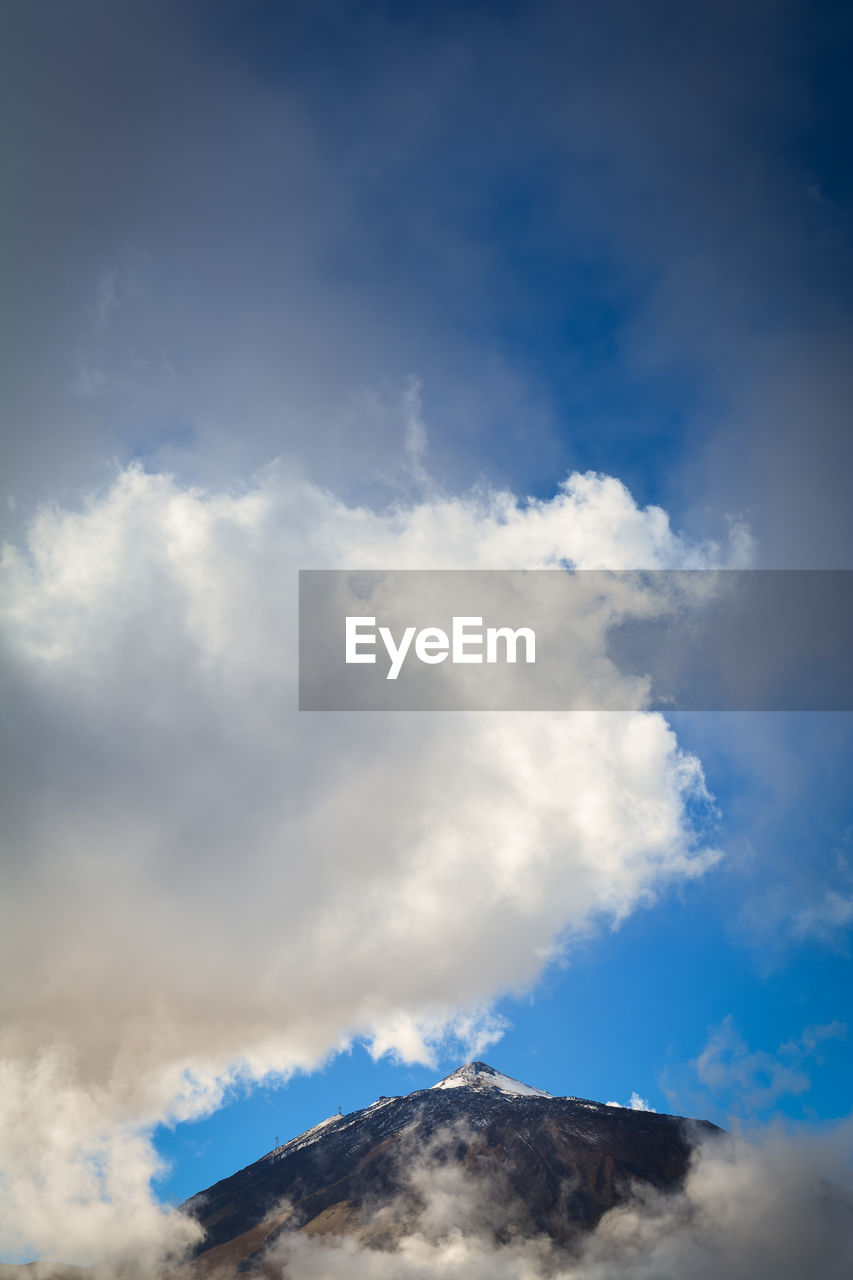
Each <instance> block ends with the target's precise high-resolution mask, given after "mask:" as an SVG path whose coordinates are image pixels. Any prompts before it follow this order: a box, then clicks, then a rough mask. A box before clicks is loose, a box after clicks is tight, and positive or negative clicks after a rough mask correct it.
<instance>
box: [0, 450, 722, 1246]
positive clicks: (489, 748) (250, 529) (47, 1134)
mask: <svg viewBox="0 0 853 1280" xmlns="http://www.w3.org/2000/svg"><path fill="white" fill-rule="evenodd" d="M729 554H739V553H738V551H737V548H735V549H734V551H732V550H731V549H727V550H726V552H725V553H724V552H723V551H721V550H720V548H718V547H714V546H706V547H694V546H690V545H689V544H687V543H686V542H685V541H684V540H682V539H681V538H680V537H679V536H678V535H676V534H675V533H674V532H673V531H672V530H671V528H670V526H669V522H668V520H667V517H666V515H665V513H664V512H663V511H661V510H659V509H655V508H650V509H646V510H641V509H639V508H638V507H637V506H636V504H635V503H634V501H633V500H632V498H631V496H630V494H629V493H628V491H627V490H626V489H625V488H624V486H622V485H621V484H620V483H618V482H617V481H615V480H612V479H609V478H606V477H601V476H595V475H585V476H579V475H577V476H573V477H571V478H570V479H569V480H568V481H567V482H566V484H565V485H563V486H562V487H561V489H560V490H559V492H558V493H557V494H556V495H555V496H554V497H553V498H552V499H551V500H550V501H537V502H524V501H519V500H518V499H516V498H515V497H514V496H513V495H511V494H508V493H494V492H490V491H481V492H478V493H476V494H469V495H467V496H462V497H455V498H450V497H445V496H442V495H438V494H436V495H433V496H425V497H423V498H422V499H420V500H414V501H411V502H409V503H408V504H406V505H398V506H396V507H394V508H393V509H391V510H388V511H385V512H380V513H377V512H374V511H372V510H370V509H368V508H366V507H361V508H356V507H352V506H347V505H344V504H343V503H341V502H339V501H337V500H336V499H335V498H334V497H333V496H331V495H330V494H329V493H327V492H325V491H323V490H321V489H318V488H316V487H315V486H312V485H311V484H309V483H307V482H306V481H304V480H302V479H299V478H296V477H294V476H293V475H292V474H291V473H290V472H289V471H288V470H287V468H285V467H283V466H276V467H272V468H270V469H269V470H268V471H267V472H265V473H264V474H263V475H262V476H260V477H259V478H258V479H257V480H256V481H255V482H253V483H252V484H251V485H249V486H247V487H245V488H244V489H243V490H241V491H239V492H233V493H215V492H208V491H202V490H198V489H196V490H194V489H189V488H187V487H185V486H182V485H180V484H178V483H176V482H175V481H173V480H172V479H171V478H169V477H168V476H164V475H152V474H146V473H145V472H143V471H142V470H140V469H138V468H130V469H128V470H125V471H122V472H120V473H119V474H118V475H117V476H116V478H115V481H114V483H113V484H112V485H111V486H110V487H109V488H108V489H106V490H105V491H104V492H102V493H100V494H99V495H96V496H94V497H92V498H91V500H90V501H89V502H88V504H87V505H86V506H85V507H84V508H83V509H81V510H64V509H58V508H45V509H43V510H42V511H41V512H40V514H39V515H38V517H37V518H36V520H35V521H34V522H33V524H32V525H31V527H30V529H29V534H28V541H27V543H26V545H24V546H21V547H17V548H16V547H11V546H8V547H7V548H6V549H5V552H4V558H3V577H4V600H5V607H4V615H5V625H4V636H5V640H4V644H5V657H6V662H5V663H4V670H5V673H6V675H5V681H6V688H5V692H4V698H5V702H6V705H7V707H8V709H9V723H10V726H11V733H10V735H9V738H8V742H7V748H6V751H7V755H6V760H5V765H4V770H3V780H4V781H3V785H4V791H5V795H4V801H3V803H4V812H5V815H6V818H5V821H6V833H7V850H8V855H7V857H6V859H5V872H4V874H5V876H6V879H7V891H6V892H5V893H4V895H3V903H4V906H3V908H2V911H3V922H2V936H3V946H4V952H5V957H6V958H5V960H4V963H3V966H2V970H0V972H2V978H0V987H1V988H2V996H3V1007H4V1030H3V1033H2V1051H3V1058H4V1061H5V1064H6V1065H5V1068H4V1069H5V1071H6V1073H7V1076H6V1080H7V1084H6V1088H5V1089H4V1091H3V1102H2V1106H3V1111H4V1114H3V1120H2V1130H0V1132H2V1135H3V1136H2V1138H0V1158H2V1162H3V1163H2V1169H3V1173H2V1177H3V1182H4V1192H5V1194H6V1195H7V1197H9V1202H10V1204H11V1205H12V1212H11V1213H9V1214H6V1215H4V1223H3V1231H4V1232H5V1239H4V1246H5V1247H6V1248H19V1249H20V1248H26V1247H30V1246H32V1247H34V1248H37V1249H39V1250H41V1251H46V1252H50V1253H53V1254H56V1253H57V1252H63V1253H64V1254H65V1255H66V1256H67V1255H68V1251H69V1249H70V1250H72V1251H74V1252H75V1253H76V1254H80V1255H82V1254H85V1253H87V1252H89V1253H92V1252H97V1251H98V1250H102V1249H103V1248H106V1249H107V1252H109V1249H111V1248H113V1246H115V1247H116V1248H117V1247H119V1244H120V1243H121V1242H122V1241H124V1242H125V1243H126V1241H127V1227H126V1223H127V1219H128V1213H127V1210H128V1205H130V1204H132V1205H136V1206H137V1208H138V1212H137V1211H136V1210H134V1215H131V1217H132V1220H133V1221H134V1222H135V1223H137V1224H138V1226H139V1232H140V1233H141V1234H142V1235H146V1236H147V1235H150V1234H151V1232H152V1230H153V1229H154V1228H155V1227H159V1226H160V1225H162V1222H161V1219H162V1215H160V1214H159V1213H158V1212H157V1211H156V1210H154V1209H152V1207H151V1205H150V1203H149V1200H148V1190H147V1187H148V1179H149V1177H150V1174H151V1171H152V1168H153V1161H152V1157H151V1153H150V1150H148V1149H147V1147H146V1145H145V1143H144V1141H142V1140H141V1139H140V1138H139V1134H140V1132H144V1129H145V1126H146V1125H150V1124H152V1123H154V1122H155V1121H157V1120H159V1119H161V1118H163V1117H173V1118H174V1117H180V1116H182V1115H189V1114H193V1113H196V1112H198V1111H200V1110H203V1109H205V1108H209V1107H211V1106H213V1105H215V1104H216V1101H217V1099H218V1097H219V1095H220V1091H221V1089H222V1087H223V1084H224V1083H225V1082H226V1081H227V1080H228V1079H229V1078H233V1076H234V1074H235V1073H243V1074H245V1075H248V1076H250V1077H254V1076H260V1075H262V1074H264V1073H265V1072H268V1071H280V1072H285V1073H286V1072H288V1071H292V1070H293V1069H296V1068H299V1067H301V1066H308V1065H310V1064H313V1063H316V1062H317V1061H318V1060H320V1059H322V1058H323V1057H324V1056H326V1055H328V1054H329V1053H330V1052H332V1051H334V1050H335V1048H336V1047H338V1046H340V1045H341V1044H342V1043H344V1042H345V1041H347V1040H348V1039H350V1038H352V1037H354V1036H362V1037H366V1038H367V1039H368V1040H369V1041H372V1043H373V1044H374V1047H375V1051H376V1052H385V1051H390V1052H395V1053H397V1054H400V1055H402V1056H403V1057H405V1058H408V1059H420V1060H426V1059H428V1058H429V1056H430V1052H431V1048H430V1046H431V1044H433V1043H434V1042H435V1041H436V1039H437V1038H440V1037H441V1036H442V1035H444V1034H446V1033H447V1032H448V1029H450V1030H451V1031H452V1030H453V1029H454V1028H455V1029H456V1031H457V1032H458V1033H459V1034H462V1035H464V1036H465V1037H467V1038H468V1039H471V1038H473V1039H474V1040H476V1039H477V1038H479V1040H480V1041H481V1042H482V1041H483V1040H488V1038H489V1037H490V1036H494V1034H496V1030H495V1027H494V1024H493V1023H492V1022H491V1021H490V1015H489V1012H488V1011H489V1005H490V1002H491V1001H492V1000H493V999H494V997H495V996H496V995H497V994H499V993H500V992H502V991H506V990H508V989H518V988H519V987H522V986H524V985H526V984H529V983H530V982H531V981H532V980H534V979H535V977H536V975H537V973H539V972H540V970H541V968H542V966H543V965H544V964H545V963H546V962H547V960H548V958H549V957H550V956H553V955H554V953H555V952H556V951H557V950H559V949H560V948H561V947H564V946H565V945H567V943H568V941H570V939H571V937H572V935H578V934H581V933H584V932H586V931H588V930H589V929H591V928H593V927H594V926H595V925H596V923H597V922H599V921H609V922H618V921H619V920H620V919H622V918H623V917H624V916H625V915H626V914H628V913H629V912H630V911H632V910H633V909H635V908H636V907H637V906H638V905H640V904H643V903H648V902H650V901H651V900H652V899H653V898H654V895H655V893H656V892H657V891H658V890H659V889H660V888H662V887H663V886H665V885H667V884H669V883H671V882H673V881H677V880H681V879H684V878H685V877H691V876H696V875H698V874H700V873H701V872H703V871H704V870H705V868H706V867H707V866H708V865H709V862H710V861H712V860H713V857H714V854H713V852H711V851H709V850H707V849H704V848H702V847H700V841H699V839H698V836H697V833H696V831H695V830H694V828H693V826H692V822H691V817H690V812H691V809H692V807H693V806H694V804H695V803H696V802H699V803H703V802H704V801H705V799H706V797H705V792H704V784H703V778H702V771H701V767H700V764H699V762H698V761H697V760H696V759H695V758H694V757H691V756H689V755H686V754H684V753H683V752H682V751H680V750H679V747H678V744H677V742H676V740H675V737H674V735H673V733H672V731H671V730H670V728H669V727H668V725H667V724H666V722H665V721H664V720H663V719H662V718H661V717H660V716H658V715H651V714H643V713H640V712H637V713H635V714H625V715H615V714H575V715H562V716H561V715H557V714H553V715H552V714H544V715H540V714H532V715H526V716H525V715H515V716H513V715H500V714H489V715H481V716H476V715H472V716H465V715H463V714H453V713H449V714H442V715H433V716H424V715H420V716H419V715H401V714H391V715H382V714H375V715H360V716H354V715H351V716H347V715H336V716H335V715H319V716H311V715H305V714H302V715H300V714H299V713H298V712H296V710H295V703H296V697H295V621H296V620H295V615H294V603H295V594H296V593H295V578H296V570H297V568H299V567H326V566H328V567H332V566H337V567H347V566H363V567H371V566H375V565H382V566H383V567H391V568H393V567H415V566H429V567H453V566H460V567H461V566H466V567H524V566H530V567H534V568H535V567H547V566H553V565H555V564H558V563H561V562H569V563H573V564H576V565H578V566H579V567H594V566H598V565H601V564H603V563H606V564H609V565H610V566H620V565H621V566H649V567H662V566H666V565H672V564H685V563H687V564H693V565H696V564H699V565H704V564H713V563H716V562H718V561H719V560H720V558H721V557H723V556H724V555H729ZM117 1134H121V1135H124V1136H125V1137H128V1136H129V1135H136V1137H134V1138H133V1141H132V1142H131V1141H130V1140H129V1137H128V1142H127V1143H126V1144H125V1143H124V1142H121V1143H119V1144H118V1146H117V1145H116V1135H117ZM134 1144H135V1145H134ZM119 1149H120V1156H119V1164H118V1165H117V1164H116V1153H117V1151H119ZM134 1152H135V1153H136V1158H134V1159H131V1158H130V1157H131V1155H132V1154H133V1153H134ZM46 1185H49V1186H50V1188H51V1195H50V1212H49V1213H48V1212H45V1205H46V1203H47V1202H46V1200H45V1198H44V1196H43V1195H42V1194H41V1193H40V1191H39V1189H40V1188H43V1187H44V1186H46ZM167 1226H168V1230H167V1233H166V1234H167V1236H168V1234H169V1232H173V1231H175V1230H177V1231H178V1234H179V1235H180V1233H181V1231H183V1229H184V1228H183V1227H182V1226H181V1224H180V1223H176V1221H175V1220H174V1219H168V1221H167ZM154 1234H156V1231H155V1232H154Z"/></svg>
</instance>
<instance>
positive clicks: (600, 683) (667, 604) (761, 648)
mask: <svg viewBox="0 0 853 1280" xmlns="http://www.w3.org/2000/svg"><path fill="white" fill-rule="evenodd" d="M852 634H853V571H848V570H657V571H642V572H616V571H609V570H577V571H564V570H557V569H554V570H533V571H529V572H524V571H491V570H390V571H353V570H303V571H301V572H300V575H299V706H300V709H301V710H304V711H341V710H353V711H356V710H360V711H394V710H397V711H441V710H514V711H547V710H640V709H660V710H683V711H739V710H741V711H766V710H780V711H782V710H784V711H792V710H794V711H808V710H816V711H827V710H843V711H848V710H853V656H851V635H852Z"/></svg>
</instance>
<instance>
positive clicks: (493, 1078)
mask: <svg viewBox="0 0 853 1280" xmlns="http://www.w3.org/2000/svg"><path fill="white" fill-rule="evenodd" d="M432 1088H433V1089H496V1090H498V1091H499V1092H500V1093H509V1094H518V1095H521V1096H523V1097H527V1098H550V1097H552V1095H551V1094H550V1093H546V1092H545V1090H544V1089H535V1088H534V1087H533V1085H531V1084H522V1082H521V1081H520V1080H513V1078H512V1076H505V1075H503V1073H502V1072H500V1071H496V1070H495V1068H494V1067H490V1066H489V1064H488V1063H487V1062H466V1063H465V1064H464V1065H463V1066H461V1067H457V1068H456V1070H455V1071H453V1072H451V1074H450V1075H449V1076H445V1078H444V1079H443V1080H439V1082H438V1084H434V1085H433V1086H432Z"/></svg>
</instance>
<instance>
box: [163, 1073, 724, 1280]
mask: <svg viewBox="0 0 853 1280" xmlns="http://www.w3.org/2000/svg"><path fill="white" fill-rule="evenodd" d="M720 1132H721V1131H720V1130H719V1129H717V1128H716V1126H714V1125H711V1124H709V1123H708V1122H707V1121H697V1120H692V1119H689V1118H687V1117H681V1116H669V1115H666V1114H663V1113H657V1112H646V1111H636V1110H632V1109H630V1108H624V1107H617V1106H613V1105H609V1104H606V1103H599V1102H594V1101H592V1100H591V1099H586V1098H577V1097H572V1096H565V1097H556V1096H552V1095H551V1094H548V1093H547V1092H546V1091H545V1090H541V1089H537V1088H535V1087H534V1086H532V1085H526V1084H523V1083H522V1082H521V1081H518V1080H514V1079H513V1078H512V1077H510V1076H506V1075H504V1074H503V1073H502V1072H499V1071H497V1070H496V1069H495V1068H494V1067H491V1066H489V1065H488V1064H487V1063H485V1062H481V1061H474V1062H469V1063H465V1064H463V1065H462V1066H460V1067H459V1068H457V1069H456V1070H455V1071H453V1072H451V1073H450V1075H449V1076H446V1077H445V1078H444V1079H443V1080H440V1081H438V1082H437V1083H436V1084H435V1085H432V1086H430V1087H429V1088H426V1089H418V1090H414V1091H413V1092H412V1093H410V1094H404V1095H401V1096H398V1097H380V1098H378V1099H377V1100H376V1101H375V1102H373V1103H371V1104H370V1105H369V1106H367V1107H364V1108H361V1109H358V1110H356V1111H352V1112H349V1113H347V1114H346V1115H341V1114H338V1115H333V1116H329V1117H327V1118H326V1119H325V1120H322V1121H320V1122H319V1123H318V1124H316V1125H314V1126H312V1127H311V1128H310V1129H308V1130H306V1131H305V1132H304V1133H302V1134H298V1135H296V1136H295V1137H294V1138H292V1139H290V1140H289V1141H288V1142H286V1143H284V1144H282V1145H281V1146H280V1147H277V1148H275V1149H274V1150H272V1151H270V1152H268V1153H267V1154H266V1155H265V1156H262V1157H261V1158H260V1159H259V1160H257V1161H254V1162H253V1163H252V1164H250V1165H247V1166H246V1167H245V1168H244V1169H241V1170H238V1171H237V1172H236V1173H235V1174H232V1175H231V1176H230V1177H228V1178H224V1179H221V1180H220V1181H219V1182H217V1183H214V1184H213V1185H212V1186H211V1187H208V1188H206V1189H205V1190H204V1191H201V1192H198V1193H197V1194H196V1195H194V1196H192V1197H191V1198H190V1199H189V1200H187V1201H186V1202H185V1203H184V1204H183V1205H182V1206H181V1208H182V1210H183V1211H184V1212H185V1213H188V1214H190V1216H192V1217H194V1218H195V1219H196V1220H197V1221H198V1222H199V1224H200V1225H201V1226H202V1227H203V1229H204V1231H205V1237H204V1240H203V1241H202V1243H201V1245H200V1246H199V1247H198V1249H197V1253H196V1259H195V1263H194V1268H195V1269H196V1271H197V1273H199V1274H204V1271H205V1260H207V1262H208V1264H209V1265H210V1266H213V1265H214V1264H216V1265H217V1266H222V1265H224V1264H225V1263H226V1262H227V1264H228V1265H229V1266H237V1267H238V1269H239V1270H240V1271H246V1272H249V1273H251V1272H252V1271H255V1272H256V1273H260V1270H261V1269H262V1266H263V1258H264V1253H265V1252H266V1251H267V1250H269V1249H270V1248H271V1247H273V1246H274V1245H275V1244H276V1242H277V1241H279V1240H280V1239H281V1237H282V1235H283V1234H284V1233H286V1232H290V1231H300V1232H306V1233H308V1234H310V1235H315V1236H335V1235H342V1234H346V1235H354V1236H356V1237H357V1238H358V1239H360V1240H365V1239H369V1240H370V1241H371V1242H373V1243H374V1245H376V1244H378V1246H379V1247H383V1248H393V1247H394V1244H395V1241H396V1240H398V1239H399V1237H400V1234H401V1233H402V1232H403V1231H404V1230H406V1229H408V1228H409V1227H410V1226H411V1223H412V1221H414V1220H416V1219H417V1215H418V1213H419V1212H421V1211H422V1208H423V1201H424V1190H423V1186H424V1170H429V1169H432V1170H433V1171H434V1170H435V1169H439V1168H444V1169H447V1168H451V1169H454V1168H456V1169H458V1170H460V1171H461V1172H462V1173H463V1174H464V1177H465V1179H466V1180H467V1183H466V1185H468V1184H470V1185H471V1186H475V1185H478V1186H479V1185H482V1186H483V1187H486V1188H491V1190H492V1191H493V1190H494V1189H497V1188H500V1195H499V1196H497V1197H496V1196H495V1195H494V1194H492V1195H491V1199H493V1200H494V1199H498V1200H500V1201H501V1205H502V1215H503V1216H502V1218H501V1219H496V1220H495V1222H494V1224H493V1229H494V1231H495V1233H496V1235H497V1236H500V1234H501V1232H503V1233H504V1234H507V1233H509V1234H510V1235H536V1234H542V1235H547V1236H549V1237H551V1238H552V1239H553V1240H555V1241H556V1242H557V1243H558V1244H561V1245H566V1246H569V1245H571V1243H572V1242H573V1241H576V1240H577V1239H578V1237H579V1235H581V1234H583V1233H585V1232H586V1231H588V1230H590V1229H592V1228H594V1226H595V1225H596V1224H597V1223H598V1221H599V1220H600V1218H601V1216H602V1215H603V1213H605V1212H606V1211H607V1210H608V1209H610V1208H613V1207H614V1206H615V1205H617V1204H619V1203H622V1202H624V1201H625V1200H627V1199H628V1198H630V1196H631V1195H632V1194H633V1193H634V1190H635V1189H636V1188H637V1187H640V1188H641V1187H643V1186H647V1187H651V1188H654V1189H656V1190H665V1191H666V1190H675V1189H677V1188H678V1187H680V1186H681V1185H682V1184H683V1180H684V1177H685V1175H686V1172H687V1169H688V1166H689V1161H690V1156H691V1153H692V1151H693V1149H694V1147H695V1145H696V1143H697V1142H698V1141H699V1140H700V1139H704V1138H707V1137H708V1136H710V1135H712V1134H714V1133H720Z"/></svg>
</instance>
